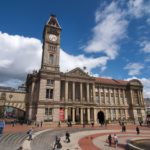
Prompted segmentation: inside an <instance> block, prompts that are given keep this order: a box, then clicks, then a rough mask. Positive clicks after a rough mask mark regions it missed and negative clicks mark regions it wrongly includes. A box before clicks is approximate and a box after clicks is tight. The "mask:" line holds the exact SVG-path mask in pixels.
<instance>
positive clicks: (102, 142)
mask: <svg viewBox="0 0 150 150" xmlns="http://www.w3.org/2000/svg"><path fill="white" fill-rule="evenodd" d="M31 127H33V128H34V132H35V133H34V136H35V137H34V139H33V140H32V141H31V142H30V141H28V140H27V134H26V132H27V130H29V129H30V128H31ZM126 127H127V133H125V134H124V135H123V136H122V133H121V127H120V126H119V125H118V124H113V125H108V126H107V127H105V126H103V127H100V126H95V127H94V128H92V127H91V126H86V127H85V128H82V126H81V125H74V126H73V127H71V128H68V127H67V126H66V125H63V126H62V127H60V128H58V127H57V126H56V125H48V124H46V125H43V127H35V126H33V125H20V124H16V125H15V127H12V125H6V127H5V130H4V135H3V136H1V137H0V149H3V150H10V147H11V150H16V149H17V148H18V147H19V146H22V145H23V144H24V145H25V147H26V150H34V149H36V150H38V146H39V145H40V146H41V147H40V149H39V150H41V149H42V150H50V149H51V148H52V145H53V143H54V137H55V134H58V135H60V136H61V141H62V145H63V148H62V150H67V149H68V150H81V149H82V150H105V149H106V150H113V149H115V147H114V146H113V145H112V147H109V146H108V143H106V139H107V136H108V134H109V133H114V132H116V133H117V134H118V136H119V145H118V148H117V149H118V150H121V149H124V146H125V143H126V141H127V139H129V138H134V137H137V135H136V131H135V128H136V126H135V125H127V126H126ZM47 129H48V130H47ZM68 129H69V130H70V131H69V132H70V133H71V142H70V143H66V142H65V136H64V135H65V131H66V130H68ZM46 130H47V131H46ZM50 130H52V131H50ZM54 130H55V132H53V131H54ZM59 130H60V132H59ZM61 130H62V131H61ZM82 130H84V131H82ZM140 130H141V134H140V136H141V137H142V136H149V135H150V131H149V128H148V127H144V126H143V127H140ZM44 131H45V133H42V132H44ZM72 131H73V132H74V133H72ZM60 133H61V134H60ZM147 133H149V135H147ZM45 135H46V136H45ZM52 136H53V139H52V138H51V137H52ZM44 142H45V144H44ZM27 145H28V146H29V147H30V148H27ZM42 146H43V147H42ZM50 147H51V148H50ZM24 150H25V149H24Z"/></svg>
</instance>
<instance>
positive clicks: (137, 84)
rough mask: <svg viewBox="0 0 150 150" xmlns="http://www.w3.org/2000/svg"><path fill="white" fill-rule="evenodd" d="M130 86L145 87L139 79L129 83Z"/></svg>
mask: <svg viewBox="0 0 150 150" xmlns="http://www.w3.org/2000/svg"><path fill="white" fill-rule="evenodd" d="M128 85H134V86H143V85H142V83H141V82H140V81H139V80H137V79H132V80H130V81H129V82H128Z"/></svg>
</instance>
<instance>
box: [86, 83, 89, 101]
mask: <svg viewBox="0 0 150 150" xmlns="http://www.w3.org/2000/svg"><path fill="white" fill-rule="evenodd" d="M86 90H87V91H86V93H87V102H88V103H89V83H87V88H86Z"/></svg>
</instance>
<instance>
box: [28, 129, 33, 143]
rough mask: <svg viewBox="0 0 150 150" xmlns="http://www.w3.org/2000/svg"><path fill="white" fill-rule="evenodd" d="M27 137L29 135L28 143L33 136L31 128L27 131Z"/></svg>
mask: <svg viewBox="0 0 150 150" xmlns="http://www.w3.org/2000/svg"><path fill="white" fill-rule="evenodd" d="M28 135H29V139H28V140H29V141H30V140H32V135H33V128H31V129H30V130H29V131H28Z"/></svg>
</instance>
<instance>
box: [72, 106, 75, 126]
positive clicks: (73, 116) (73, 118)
mask: <svg viewBox="0 0 150 150" xmlns="http://www.w3.org/2000/svg"><path fill="white" fill-rule="evenodd" d="M72 122H73V123H75V108H72Z"/></svg>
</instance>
